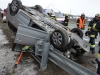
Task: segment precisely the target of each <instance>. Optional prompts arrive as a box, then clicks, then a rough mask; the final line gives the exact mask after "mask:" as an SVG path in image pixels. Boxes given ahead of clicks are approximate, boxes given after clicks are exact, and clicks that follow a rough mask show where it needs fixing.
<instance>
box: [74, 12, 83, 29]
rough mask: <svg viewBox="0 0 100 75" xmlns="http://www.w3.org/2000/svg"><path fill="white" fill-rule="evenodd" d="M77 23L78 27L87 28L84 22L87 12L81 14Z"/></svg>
mask: <svg viewBox="0 0 100 75" xmlns="http://www.w3.org/2000/svg"><path fill="white" fill-rule="evenodd" d="M76 23H77V27H78V28H80V29H83V30H84V29H85V26H84V24H85V14H84V13H82V14H81V17H79V18H78V20H77V22H76Z"/></svg>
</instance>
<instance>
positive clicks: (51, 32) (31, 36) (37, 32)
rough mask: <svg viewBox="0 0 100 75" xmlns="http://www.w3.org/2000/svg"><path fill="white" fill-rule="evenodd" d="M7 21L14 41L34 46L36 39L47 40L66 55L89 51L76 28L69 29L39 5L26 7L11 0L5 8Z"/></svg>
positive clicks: (80, 32)
mask: <svg viewBox="0 0 100 75" xmlns="http://www.w3.org/2000/svg"><path fill="white" fill-rule="evenodd" d="M7 23H8V27H9V28H10V30H11V31H12V32H13V33H14V35H15V36H16V37H15V41H14V43H17V44H21V45H29V46H34V47H35V43H36V42H37V41H38V40H42V41H48V42H50V44H51V45H52V46H53V47H54V48H55V49H57V50H59V51H61V52H64V55H65V56H68V55H69V54H68V51H70V52H71V53H72V54H74V55H75V56H81V55H83V54H84V53H85V52H89V50H88V49H87V46H86V43H85V41H84V40H83V32H82V31H81V30H80V29H78V28H73V29H69V28H66V27H65V26H63V25H62V24H60V23H59V22H57V21H55V20H52V19H51V18H50V17H49V16H47V15H45V14H44V13H43V11H42V7H41V6H40V5H35V6H34V7H28V6H24V5H22V3H21V1H20V0H13V1H12V3H10V4H9V5H8V8H7Z"/></svg>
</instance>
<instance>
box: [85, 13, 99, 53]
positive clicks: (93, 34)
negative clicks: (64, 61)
mask: <svg viewBox="0 0 100 75" xmlns="http://www.w3.org/2000/svg"><path fill="white" fill-rule="evenodd" d="M98 21H99V14H96V15H95V17H94V18H93V19H92V20H91V21H90V22H89V25H88V31H86V33H85V35H86V36H89V38H90V40H89V44H90V51H91V52H92V53H95V39H96V38H97V35H98V32H97V31H94V30H93V29H91V27H93V25H95V24H96V23H97V22H98ZM88 32H90V34H88Z"/></svg>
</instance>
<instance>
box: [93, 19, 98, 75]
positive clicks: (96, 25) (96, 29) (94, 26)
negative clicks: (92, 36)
mask: <svg viewBox="0 0 100 75" xmlns="http://www.w3.org/2000/svg"><path fill="white" fill-rule="evenodd" d="M92 29H93V30H94V31H97V32H100V20H99V21H98V22H97V23H96V24H94V25H93V27H92ZM96 62H97V64H98V68H97V74H99V75H100V47H99V51H98V53H97V54H96Z"/></svg>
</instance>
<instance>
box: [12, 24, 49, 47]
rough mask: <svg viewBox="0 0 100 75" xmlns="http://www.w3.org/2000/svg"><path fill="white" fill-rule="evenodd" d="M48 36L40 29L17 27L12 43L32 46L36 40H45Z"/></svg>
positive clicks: (24, 26)
mask: <svg viewBox="0 0 100 75" xmlns="http://www.w3.org/2000/svg"><path fill="white" fill-rule="evenodd" d="M48 35H49V34H48V33H47V32H46V31H45V30H42V29H41V28H34V27H29V26H26V25H19V26H18V30H17V34H16V37H15V41H14V43H17V44H21V45H30V46H34V45H35V43H36V41H38V40H46V37H47V36H48Z"/></svg>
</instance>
